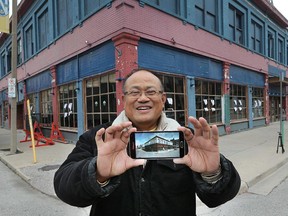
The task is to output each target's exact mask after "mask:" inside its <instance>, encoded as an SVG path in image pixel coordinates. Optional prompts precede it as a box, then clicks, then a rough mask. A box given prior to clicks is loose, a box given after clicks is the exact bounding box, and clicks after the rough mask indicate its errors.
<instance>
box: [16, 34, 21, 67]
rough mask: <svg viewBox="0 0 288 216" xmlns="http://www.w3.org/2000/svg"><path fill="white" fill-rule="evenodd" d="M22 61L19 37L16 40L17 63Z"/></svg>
mask: <svg viewBox="0 0 288 216" xmlns="http://www.w3.org/2000/svg"><path fill="white" fill-rule="evenodd" d="M21 63H22V39H21V38H19V39H18V41H17V64H21Z"/></svg>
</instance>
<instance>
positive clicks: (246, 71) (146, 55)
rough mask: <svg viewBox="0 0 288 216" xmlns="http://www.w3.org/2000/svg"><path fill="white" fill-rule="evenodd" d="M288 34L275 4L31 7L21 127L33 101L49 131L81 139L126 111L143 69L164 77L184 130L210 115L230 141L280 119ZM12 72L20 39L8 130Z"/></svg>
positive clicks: (24, 14)
mask: <svg viewBox="0 0 288 216" xmlns="http://www.w3.org/2000/svg"><path fill="white" fill-rule="evenodd" d="M287 27H288V21H287V19H285V18H284V16H283V15H282V14H280V13H279V11H278V10H277V9H276V8H275V7H274V6H273V5H272V4H271V3H270V1H268V0H242V1H237V0H181V1H180V0H114V1H113V0H81V1H80V0H37V1H30V0H22V2H21V3H20V5H18V58H17V62H18V68H17V81H18V86H17V87H18V88H17V89H18V103H17V119H18V128H25V127H26V125H27V123H26V115H27V108H26V100H27V99H29V100H30V103H31V106H30V109H31V112H32V113H33V114H34V117H35V118H36V119H37V121H38V122H39V123H40V124H41V125H42V128H43V131H44V134H45V133H46V134H48V136H49V134H50V130H51V124H52V122H55V123H56V124H57V125H58V126H59V128H60V130H61V131H62V133H63V135H64V136H65V138H66V139H67V140H70V141H75V140H77V138H78V136H79V135H80V134H82V133H83V132H84V131H86V130H88V129H89V128H91V127H93V126H95V125H98V124H101V123H104V122H107V121H112V120H113V119H114V118H115V117H116V115H117V113H119V112H120V111H121V110H122V109H123V103H122V99H121V96H122V83H123V82H122V81H123V78H124V77H125V75H127V74H128V73H129V72H130V71H131V70H132V69H134V68H138V67H141V68H147V69H150V70H152V71H154V72H156V73H157V74H158V75H159V77H160V78H161V79H162V80H163V83H164V87H165V90H166V92H167V96H168V98H167V102H166V106H165V112H166V114H167V115H168V116H169V117H172V118H175V119H176V120H178V121H179V122H180V123H181V124H183V125H184V124H187V122H186V119H187V116H188V115H192V116H196V117H197V118H198V117H200V116H203V117H205V118H206V119H207V120H208V121H209V123H211V124H217V125H218V128H219V131H220V133H221V134H226V133H230V132H233V131H238V130H242V129H247V128H253V127H256V126H261V125H265V124H269V123H270V122H271V121H279V117H280V111H281V110H282V111H283V112H285V109H286V106H287V103H288V100H287V96H286V91H285V90H286V85H285V84H286V82H287V81H286V72H287V63H288V34H287ZM10 73H11V36H10V35H8V34H2V35H1V37H0V79H1V80H0V125H1V126H2V127H8V128H9V125H10V124H9V120H10V114H9V113H10V108H9V98H8V96H7V80H8V78H9V77H10ZM281 78H283V79H281ZM280 80H283V81H281V82H282V83H283V84H284V85H283V89H282V93H283V97H282V99H283V103H282V109H281V108H280V107H279V104H280V92H281V91H280V85H279V81H280ZM285 116H286V114H285Z"/></svg>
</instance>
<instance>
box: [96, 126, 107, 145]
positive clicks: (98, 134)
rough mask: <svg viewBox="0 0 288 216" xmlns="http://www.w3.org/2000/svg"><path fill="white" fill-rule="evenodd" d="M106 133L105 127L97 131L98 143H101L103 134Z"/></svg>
mask: <svg viewBox="0 0 288 216" xmlns="http://www.w3.org/2000/svg"><path fill="white" fill-rule="evenodd" d="M104 133H105V129H104V128H101V129H100V130H98V131H97V133H96V136H95V141H96V144H100V143H102V142H103V139H102V136H103V134H104Z"/></svg>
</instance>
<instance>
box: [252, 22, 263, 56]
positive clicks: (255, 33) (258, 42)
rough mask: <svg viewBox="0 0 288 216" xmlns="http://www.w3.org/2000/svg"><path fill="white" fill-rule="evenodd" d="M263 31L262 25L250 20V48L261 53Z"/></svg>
mask: <svg viewBox="0 0 288 216" xmlns="http://www.w3.org/2000/svg"><path fill="white" fill-rule="evenodd" d="M262 34H263V32H262V26H261V25H260V24H258V23H257V22H255V21H254V20H252V22H251V43H250V46H251V49H252V50H254V51H256V52H258V53H263V40H262V38H263V35H262Z"/></svg>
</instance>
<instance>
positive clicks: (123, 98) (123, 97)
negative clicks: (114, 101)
mask: <svg viewBox="0 0 288 216" xmlns="http://www.w3.org/2000/svg"><path fill="white" fill-rule="evenodd" d="M121 98H122V102H123V105H124V107H125V103H126V98H125V95H124V94H122V97H121Z"/></svg>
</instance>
